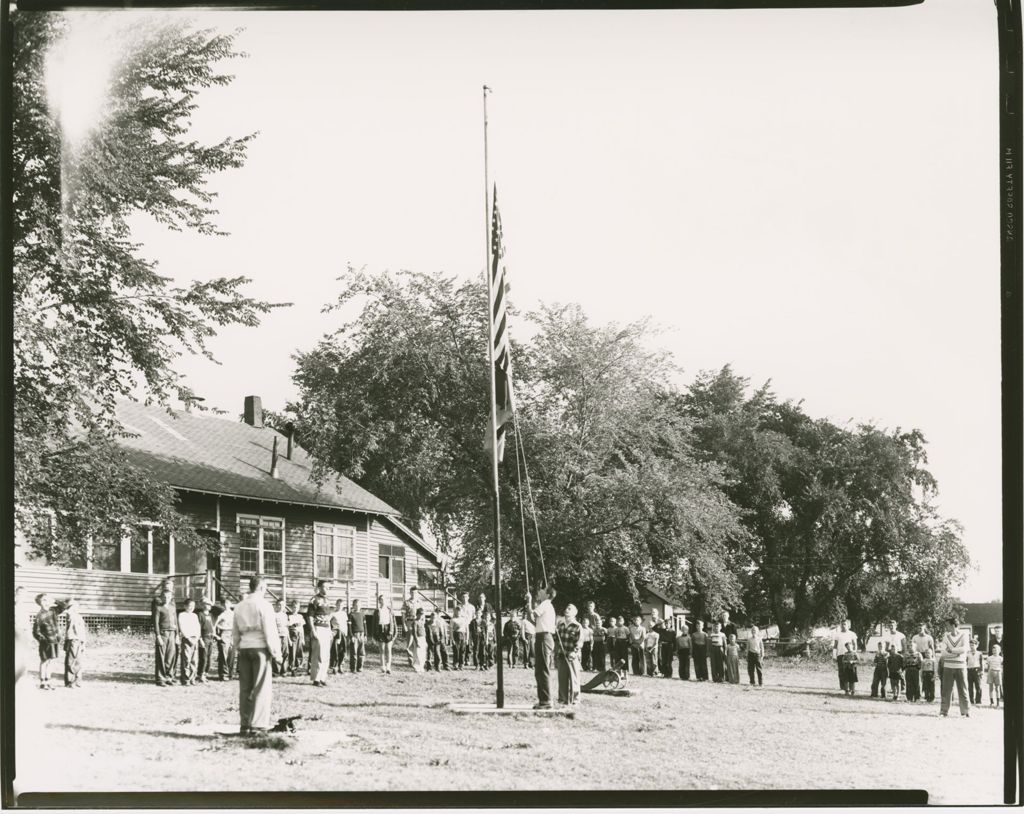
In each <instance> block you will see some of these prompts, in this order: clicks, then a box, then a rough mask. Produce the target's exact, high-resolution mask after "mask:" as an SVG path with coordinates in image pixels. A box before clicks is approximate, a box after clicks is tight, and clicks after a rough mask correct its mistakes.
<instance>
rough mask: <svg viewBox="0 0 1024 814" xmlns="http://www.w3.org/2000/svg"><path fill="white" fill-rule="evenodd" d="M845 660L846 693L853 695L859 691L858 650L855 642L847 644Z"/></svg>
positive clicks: (844, 679) (843, 657) (844, 678)
mask: <svg viewBox="0 0 1024 814" xmlns="http://www.w3.org/2000/svg"><path fill="white" fill-rule="evenodd" d="M842 659H843V682H844V683H845V685H846V693H847V694H848V695H853V694H854V693H855V692H856V691H857V650H856V649H855V647H854V645H853V642H847V643H846V652H845V653H844V654H843V656H842Z"/></svg>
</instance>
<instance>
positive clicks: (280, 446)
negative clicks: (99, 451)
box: [15, 396, 448, 618]
mask: <svg viewBox="0 0 1024 814" xmlns="http://www.w3.org/2000/svg"><path fill="white" fill-rule="evenodd" d="M117 415H118V418H119V419H120V421H121V422H122V424H123V425H124V426H125V428H126V429H127V430H128V432H130V433H132V437H128V438H126V439H124V441H123V444H124V447H125V448H126V449H127V451H128V454H129V457H130V459H131V461H132V462H133V463H134V464H136V465H138V466H139V467H141V468H143V469H145V470H146V471H147V472H149V473H150V474H151V475H152V476H153V477H155V478H157V479H159V480H161V481H163V482H165V483H167V484H170V485H171V486H173V487H174V488H175V489H176V490H177V492H178V495H179V498H180V502H179V506H178V509H179V511H180V512H182V513H183V514H185V515H186V516H187V517H189V518H190V519H191V521H192V522H193V524H194V526H195V528H196V529H197V530H198V531H199V533H200V535H201V536H203V537H205V538H207V539H208V541H209V545H208V546H207V550H206V551H196V550H194V549H192V548H190V547H188V546H185V545H183V544H181V543H180V542H179V541H176V540H175V539H173V536H171V535H168V534H165V533H164V532H163V531H162V530H161V528H160V527H159V526H157V525H145V526H141V527H139V528H137V529H131V530H128V532H127V533H122V531H121V530H118V531H116V532H114V533H112V534H111V537H110V538H109V539H106V540H95V539H94V540H89V541H86V545H85V547H84V552H85V554H84V556H83V558H82V560H81V561H80V562H78V563H75V566H76V567H71V568H58V567H55V566H51V565H48V564H46V563H45V562H39V561H38V560H34V559H32V558H31V557H29V556H28V554H27V552H26V551H25V546H24V545H23V541H22V540H21V539H16V541H15V565H16V572H15V584H16V585H19V586H23V587H24V588H25V592H24V593H25V599H26V601H29V598H30V597H34V596H35V594H37V593H40V592H43V591H46V592H48V593H49V594H51V595H52V596H53V597H55V598H56V597H62V596H68V595H74V596H77V597H78V598H79V600H80V603H81V607H82V611H83V614H84V615H86V616H90V615H92V616H105V617H120V618H128V617H148V615H149V607H150V604H149V603H150V600H151V598H152V596H153V592H154V591H155V589H156V587H157V586H158V585H159V583H160V581H161V580H162V579H163V578H164V577H166V576H169V575H173V576H175V586H176V590H177V592H178V597H179V599H183V598H184V595H185V594H190V595H193V596H195V597H199V596H204V595H205V596H209V597H210V598H212V599H214V600H217V601H220V600H223V599H225V598H230V599H237V597H239V596H240V595H242V594H243V593H244V592H245V590H246V585H247V582H248V578H249V576H250V575H251V574H253V573H256V572H260V573H263V574H265V575H266V576H267V581H268V587H269V589H270V591H271V593H272V594H273V595H274V596H278V597H281V598H284V599H286V600H287V601H291V600H296V601H298V602H299V603H300V605H304V604H305V602H306V601H307V600H308V599H309V598H310V597H311V596H312V594H313V592H314V587H315V583H316V581H317V580H319V579H326V580H329V581H330V588H329V596H330V597H331V598H332V599H334V598H347V599H348V600H352V599H357V598H358V599H359V600H360V601H361V603H362V604H363V606H364V607H370V608H372V607H374V606H375V604H376V595H377V593H378V591H380V592H381V593H383V594H384V595H385V596H388V597H390V598H391V600H392V602H393V603H394V607H395V609H396V610H397V609H398V608H399V606H400V605H401V602H402V600H403V598H404V597H405V596H407V595H408V591H409V589H410V588H412V587H415V588H418V589H420V592H421V598H423V599H425V600H426V601H427V603H428V606H429V603H434V604H436V605H440V606H446V604H447V600H448V596H447V594H446V592H445V590H444V589H443V587H442V586H441V573H440V559H439V556H438V554H437V552H436V551H434V549H433V548H432V547H431V546H430V545H428V544H427V543H426V542H425V541H424V540H423V539H422V538H421V537H420V536H419V535H418V534H416V533H415V532H413V531H412V530H411V529H410V528H409V527H408V526H407V525H406V524H404V523H403V522H402V520H401V517H400V515H399V512H398V511H397V510H396V509H394V508H392V507H391V506H389V505H388V504H387V503H385V502H384V501H382V500H380V499H379V498H377V497H375V496H374V495H372V494H370V493H369V492H367V491H366V490H365V489H363V488H361V487H360V486H359V485H358V484H356V483H354V482H353V481H351V480H349V479H348V478H344V477H340V476H337V477H329V478H328V479H327V480H326V481H325V482H324V483H322V484H317V483H316V482H314V480H313V479H312V461H311V460H310V457H309V455H308V454H307V453H306V452H305V450H303V449H302V448H301V447H300V446H299V445H298V444H297V443H295V442H294V439H293V438H289V437H287V436H285V435H282V434H281V433H279V432H276V431H275V430H273V429H270V428H269V427H266V426H264V423H263V414H262V408H261V404H260V399H259V397H257V396H249V397H247V398H246V399H245V410H244V421H237V420H232V419H228V418H223V417H218V416H212V415H209V414H204V413H190V412H185V411H182V412H174V413H173V414H172V413H169V412H168V411H167V410H166V409H164V408H162V407H154V406H145V405H142V404H139V403H136V402H125V403H122V404H120V405H119V406H118V410H117ZM275 443H276V447H277V453H278V454H277V456H276V458H274V447H275ZM275 461H276V465H274V463H275ZM272 468H273V471H272ZM133 536H134V537H135V540H134V541H133V539H132V538H133Z"/></svg>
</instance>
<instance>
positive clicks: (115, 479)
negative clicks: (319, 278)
mask: <svg viewBox="0 0 1024 814" xmlns="http://www.w3.org/2000/svg"><path fill="white" fill-rule="evenodd" d="M115 18H116V15H114V17H105V18H98V17H96V16H95V15H91V16H90V17H89V19H88V24H89V26H90V28H91V30H92V31H93V32H95V31H97V30H98V29H99V30H102V29H103V26H104V23H103V20H106V21H107V23H109V24H110V26H113V27H116V35H115V36H113V37H112V38H108V40H107V41H106V42H103V43H98V44H97V43H93V45H92V49H93V50H92V53H91V54H90V56H89V59H90V60H91V61H90V65H92V64H94V61H95V59H96V57H97V55H98V54H99V53H103V54H107V55H110V62H109V64H108V65H107V68H108V70H107V72H106V73H105V74H103V75H102V78H100V77H101V75H100V74H97V75H96V76H97V79H96V81H97V82H99V85H98V86H97V87H91V88H88V89H83V88H81V87H77V86H75V82H77V80H78V79H79V76H78V75H77V74H76V72H78V71H80V70H82V69H84V68H85V67H86V66H85V65H84V64H78V63H76V62H75V55H76V54H77V55H78V56H79V57H81V56H82V54H83V53H86V52H87V51H88V50H89V49H88V46H86V48H85V49H82V48H76V47H72V46H73V44H75V43H77V44H79V45H81V39H80V37H81V33H80V29H79V28H78V26H81V25H83V24H84V22H83V21H84V19H85V18H83V17H68V16H67V15H65V14H60V13H47V12H26V11H19V12H16V13H15V14H14V15H13V23H14V54H13V61H14V96H13V99H14V109H13V160H12V162H11V170H12V182H13V190H14V200H13V209H14V217H13V243H14V276H13V294H14V297H13V310H14V388H15V390H14V426H15V439H14V453H15V478H16V481H15V497H16V511H17V514H18V521H19V523H20V525H21V526H22V527H23V528H24V529H25V530H26V532H27V536H28V538H29V541H30V543H31V545H32V548H33V549H34V552H35V553H36V554H40V555H43V556H46V557H47V558H49V560H50V561H51V562H54V563H57V564H67V563H69V562H74V561H76V560H78V559H80V557H81V555H82V553H83V549H84V545H85V540H86V539H87V538H88V537H89V536H96V535H100V536H104V537H107V536H109V535H111V534H113V535H114V536H116V535H117V534H118V533H119V532H118V529H122V528H127V527H131V526H132V525H134V524H135V523H137V522H138V521H140V520H150V521H153V520H155V521H159V522H161V523H163V524H164V525H165V526H166V527H167V528H168V529H169V530H171V531H173V532H175V533H177V534H178V536H179V538H180V539H183V540H185V541H188V542H192V543H194V544H199V538H198V537H197V536H196V535H194V534H192V532H191V529H190V528H189V527H188V524H187V523H185V522H184V520H183V518H182V517H180V516H179V515H178V513H177V512H176V511H175V505H174V500H175V497H174V493H173V491H172V490H170V489H169V488H167V487H166V486H164V485H162V484H159V483H156V482H153V481H152V480H151V479H150V478H148V477H147V476H146V474H145V473H144V472H142V471H139V470H137V469H135V468H134V467H132V466H131V465H130V464H129V462H128V461H127V459H126V458H125V456H124V453H123V452H122V451H121V450H120V448H119V447H118V445H117V439H118V437H119V435H120V434H121V433H122V432H123V430H122V428H121V427H120V426H119V425H118V422H117V421H116V418H115V412H114V408H115V404H116V402H117V400H118V399H125V398H139V397H142V398H147V399H153V400H156V401H158V402H160V403H164V404H170V403H171V401H172V399H180V400H183V401H185V402H191V401H194V400H195V394H194V393H193V392H192V391H191V389H190V388H189V387H188V385H187V383H186V382H185V381H184V380H183V378H182V376H181V375H180V373H179V372H178V370H177V367H176V362H177V359H178V358H179V356H180V355H181V354H183V353H201V354H205V355H209V351H208V349H207V346H206V343H207V341H208V340H209V339H210V337H212V336H213V335H215V333H216V332H217V329H218V328H219V327H220V326H224V325H228V324H243V325H256V324H257V323H258V321H259V317H260V315H261V314H263V313H265V312H267V311H268V310H269V309H270V308H271V307H273V306H272V304H270V303H266V302H262V301H259V300H256V299H253V298H250V297H248V296H246V295H245V294H244V292H243V286H244V284H245V283H246V282H247V280H246V279H245V278H244V277H241V276H237V275H228V276H223V277H217V278H214V279H207V280H199V281H195V282H192V283H189V284H185V285H179V284H175V283H174V282H173V281H172V280H171V279H170V278H169V277H167V276H164V275H162V274H160V273H159V270H158V268H157V264H156V262H155V261H154V260H152V259H149V258H147V257H146V256H145V252H144V248H143V247H142V246H140V245H137V244H136V243H135V242H133V239H132V229H131V223H132V219H133V218H135V217H140V216H145V217H150V218H153V219H155V220H156V221H157V222H159V223H161V224H164V225H165V226H166V227H167V228H169V229H174V230H192V231H195V232H199V233H203V234H215V233H217V228H216V226H215V223H214V216H215V215H216V214H217V213H216V209H215V208H214V205H213V204H214V194H213V192H212V191H210V189H209V188H208V182H209V180H210V177H211V176H212V175H213V174H215V173H217V172H219V171H221V170H225V169H228V168H233V167H239V166H241V165H242V163H243V161H244V158H245V152H246V148H247V146H248V143H249V141H250V140H251V139H252V137H253V136H252V135H246V136H243V137H241V138H231V137H228V138H225V139H223V140H222V141H220V142H218V143H216V144H202V143H199V142H197V141H195V140H193V139H192V138H191V137H190V124H191V116H192V114H193V112H194V111H195V109H196V106H197V104H198V102H197V99H198V95H199V94H200V93H201V91H202V90H203V89H205V88H209V87H212V86H215V85H226V84H228V83H229V82H230V81H231V76H230V75H228V74H226V73H223V72H221V71H220V70H218V68H217V66H218V63H221V62H222V61H224V60H228V59H230V58H232V57H236V56H239V54H238V52H237V51H236V49H235V47H234V39H235V35H234V34H221V33H216V32H214V31H210V30H201V29H196V28H194V27H192V26H190V24H189V23H188V22H186V21H184V20H183V19H180V18H174V19H170V18H161V19H159V20H156V21H154V19H153V18H145V17H144V18H138V19H137V21H136V22H134V23H133V24H131V25H120V23H121V21H122V20H123V19H124V18H116V19H115ZM97 21H100V22H97ZM110 30H111V28H110V27H108V28H107V31H108V33H109V31H110ZM76 37H79V39H78V40H76V39H75V38H76ZM111 41H113V43H114V46H113V50H110V49H111V47H112V46H111ZM95 49H100V50H99V51H97V50H95ZM62 81H63V82H64V83H65V84H69V83H70V84H71V85H72V86H73V87H71V88H70V89H68V92H66V93H63V94H61V93H60V89H61V82H62ZM86 90H88V91H89V96H90V98H94V99H96V100H97V104H96V105H95V109H94V110H91V111H88V112H89V113H91V117H90V118H89V120H88V121H82V117H81V115H80V114H81V110H80V109H79V108H75V107H74V106H75V105H79V106H80V105H81V102H82V99H83V94H84V93H85V91H86ZM72 114H74V115H72ZM54 513H55V515H56V518H57V522H56V523H55V524H53V523H49V522H48V523H46V524H45V525H42V524H39V523H38V522H37V521H38V519H39V518H40V517H43V516H47V517H52V516H54Z"/></svg>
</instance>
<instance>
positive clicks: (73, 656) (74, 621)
mask: <svg viewBox="0 0 1024 814" xmlns="http://www.w3.org/2000/svg"><path fill="white" fill-rule="evenodd" d="M61 607H63V610H64V612H65V613H66V614H67V625H66V626H65V629H64V686H65V687H71V688H73V689H76V690H80V689H81V688H82V654H83V652H84V650H85V640H86V638H87V637H88V632H87V631H86V627H85V619H83V618H82V614H80V613H79V612H78V603H77V602H76V601H75V598H74V597H69V598H68V599H65V600H64V602H63V603H60V604H58V605H57V609H58V610H60V609H61Z"/></svg>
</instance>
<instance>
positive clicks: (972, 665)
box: [832, 617, 1003, 717]
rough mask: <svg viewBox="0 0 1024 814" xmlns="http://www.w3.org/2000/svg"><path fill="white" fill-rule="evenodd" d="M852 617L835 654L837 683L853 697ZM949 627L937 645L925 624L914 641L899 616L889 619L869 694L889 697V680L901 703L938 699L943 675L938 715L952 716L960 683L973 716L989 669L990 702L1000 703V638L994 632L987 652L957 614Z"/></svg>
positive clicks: (960, 696) (965, 709)
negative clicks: (900, 624)
mask: <svg viewBox="0 0 1024 814" xmlns="http://www.w3.org/2000/svg"><path fill="white" fill-rule="evenodd" d="M849 625H850V622H849V620H848V619H846V620H844V621H843V622H841V623H840V628H839V632H838V633H837V634H836V635H835V637H834V639H833V642H832V655H833V658H834V659H835V660H836V665H837V669H838V675H839V687H840V689H842V690H843V692H845V693H846V694H847V695H854V694H855V692H856V686H857V665H858V664H859V661H860V657H859V655H858V653H857V634H856V633H854V632H853V631H852V630H850V627H849ZM946 627H947V630H946V632H945V633H944V635H943V636H942V638H941V639H940V640H939V641H938V643H936V641H935V639H934V638H933V637H932V635H931V634H930V633H929V632H928V626H927V625H925V624H922V625H921V626H920V629H919V631H918V633H917V634H916V635H915V636H914V637H913V638H912V639H910V640H908V639H907V637H906V636H905V635H904V634H903V633H901V632H900V631H899V630H898V629H897V624H896V621H895V620H892V621H890V622H889V630H888V633H887V634H886V637H885V638H886V639H887V640H888V641H887V642H886V641H879V642H878V643H877V645H876V652H875V653H874V654H873V660H872V665H873V671H872V677H871V697H872V698H879V697H880V698H882V699H885V697H886V683H887V682H888V684H889V699H890V700H891V701H898V700H899V698H900V694H901V693H902V694H903V697H904V698H905V699H906V700H907V701H910V702H915V703H916V702H919V701H921V696H922V694H923V695H924V701H925V702H926V703H931V702H933V701H934V700H935V678H936V675H937V676H938V678H939V688H940V705H939V714H940V715H942V716H943V717H946V716H948V714H949V707H950V704H951V702H952V696H953V688H954V687H956V691H957V700H958V702H959V706H960V714H961V715H962V716H964V717H968V716H969V715H970V707H971V704H975V705H978V704H981V676H982V673H983V672H984V673H987V676H988V688H989V705H990V706H997V707H998V706H999V705H1000V702H1001V700H1002V693H1003V677H1002V675H1003V674H1002V665H1003V657H1002V641H1001V639H1000V638H999V637H998V636H996V637H994V638H993V641H992V642H991V643H990V645H989V649H988V653H982V652H981V651H980V649H979V644H980V642H979V640H978V637H977V636H972V635H971V634H970V633H969V632H968V631H966V630H963V629H961V628H960V621H959V619H957V618H955V617H951V618H949V619H947V620H946Z"/></svg>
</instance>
